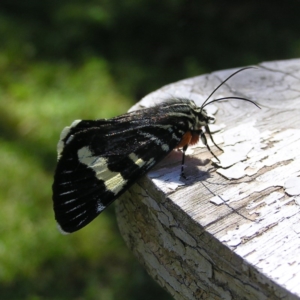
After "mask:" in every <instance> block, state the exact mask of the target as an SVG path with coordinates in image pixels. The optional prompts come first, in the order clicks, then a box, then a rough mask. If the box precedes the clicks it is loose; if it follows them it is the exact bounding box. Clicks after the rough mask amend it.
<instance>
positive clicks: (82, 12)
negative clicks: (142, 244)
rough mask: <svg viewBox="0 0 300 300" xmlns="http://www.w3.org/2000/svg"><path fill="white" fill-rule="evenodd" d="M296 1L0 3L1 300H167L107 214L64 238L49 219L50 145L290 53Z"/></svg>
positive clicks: (298, 28)
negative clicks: (175, 89) (210, 78)
mask: <svg viewBox="0 0 300 300" xmlns="http://www.w3.org/2000/svg"><path fill="white" fill-rule="evenodd" d="M299 9H300V2H299V1H291V0H290V1H285V2H284V3H283V2H282V3H279V4H276V3H274V1H264V2H263V3H262V2H261V1H244V2H242V3H241V2H240V1H226V2H222V1H217V0H213V1H187V0H185V1H184V0H172V1H171V0H168V1H164V2H161V1H155V0H151V1H150V0H140V1H137V0H136V1H134V0H127V1H123V2H119V1H117V0H111V1H108V0H107V1H104V0H102V1H101V0H87V1H83V0H74V1H71V0H64V1H58V0H51V1H50V0H48V1H37V0H30V1H26V2H25V1H17V0H10V1H8V0H3V1H1V4H0V158H1V164H0V208H1V209H0V298H1V299H28V300H38V299H78V300H79V299H80V300H82V299H91V300H92V299H104V300H115V299H130V300H131V299H132V300H136V299H144V300H147V299H156V300H159V299H171V298H170V297H169V296H168V294H167V293H166V292H164V290H162V289H161V288H160V287H159V286H158V285H157V284H156V283H155V282H154V281H153V280H152V279H151V278H150V277H149V276H148V275H147V274H146V273H145V271H144V270H143V268H142V267H140V265H139V264H138V262H137V261H136V259H135V258H134V257H133V255H132V254H131V253H130V251H129V250H128V249H127V248H126V246H125V244H124V242H123V240H122V238H121V237H120V234H119V232H118V228H117V224H116V220H115V216H114V209H113V207H110V208H109V209H108V210H107V211H105V212H104V213H103V214H101V216H100V217H98V218H97V219H96V220H95V221H93V223H91V224H90V225H89V226H87V227H86V228H84V229H82V230H81V231H79V232H77V233H74V234H72V235H68V236H63V235H61V234H60V233H59V232H58V231H57V229H56V225H55V221H54V216H53V211H52V200H51V196H52V192H51V185H52V180H53V173H54V170H55V164H56V144H57V142H58V138H59V135H60V132H61V130H62V128H63V127H64V126H66V125H69V124H71V122H72V121H73V120H74V119H99V118H109V117H112V116H115V115H118V114H121V113H124V112H126V111H127V109H128V108H129V107H130V106H131V105H132V104H134V102H135V101H137V100H138V99H139V98H140V97H142V96H144V95H145V94H147V93H148V92H151V91H152V90H154V89H156V88H159V87H161V86H162V85H164V84H167V83H170V82H173V81H176V80H179V79H183V78H187V77H191V76H195V75H200V74H202V73H204V72H209V71H212V70H218V69H222V68H231V67H238V66H244V65H248V64H256V63H259V62H261V61H267V60H274V59H288V58H293V57H299V54H300V37H299V32H300V18H299V17H298V14H299V11H300V10H299Z"/></svg>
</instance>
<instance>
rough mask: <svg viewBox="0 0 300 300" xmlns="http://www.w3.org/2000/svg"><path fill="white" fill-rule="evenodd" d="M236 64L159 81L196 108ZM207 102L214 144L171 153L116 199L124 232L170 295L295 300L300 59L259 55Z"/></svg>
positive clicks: (162, 93)
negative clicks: (182, 169)
mask: <svg viewBox="0 0 300 300" xmlns="http://www.w3.org/2000/svg"><path fill="white" fill-rule="evenodd" d="M234 71H235V70H225V71H219V72H215V73H212V74H207V75H202V76H199V77H195V78H191V79H186V80H183V81H180V82H177V83H174V84H171V85H168V86H165V87H163V88H161V89H160V90H158V91H155V92H154V93H151V94H150V95H148V96H147V97H145V98H144V99H142V101H140V102H139V103H138V104H137V105H136V106H135V107H134V108H133V109H138V108H140V107H148V106H151V105H153V104H154V103H159V102H162V101H164V100H166V99H167V98H170V97H184V98H189V99H193V100H194V101H195V102H196V103H197V104H198V105H199V106H200V105H201V103H203V101H204V100H205V99H206V97H207V96H208V95H209V94H210V93H211V92H212V90H213V89H214V88H215V87H216V86H217V85H218V84H219V83H220V82H221V81H222V80H224V79H225V78H226V77H227V76H229V75H230V74H231V73H233V72H234ZM225 96H239V97H246V98H250V99H252V100H255V101H257V103H258V104H259V105H260V107H261V109H258V108H257V107H255V106H254V105H252V104H251V103H248V102H244V101H237V100H228V101H224V102H218V103H213V104H211V105H209V106H207V108H208V110H209V111H210V112H211V113H213V114H214V115H215V117H216V123H215V124H214V125H213V126H211V129H212V131H214V132H215V133H214V139H215V141H216V143H217V144H218V145H219V146H220V147H221V148H223V150H224V153H222V152H221V151H220V150H218V149H217V148H216V147H214V146H213V145H212V147H211V148H212V150H213V152H214V153H215V154H216V155H217V156H218V157H219V158H220V161H221V164H220V165H218V164H216V161H215V160H213V161H215V163H212V161H211V158H212V156H211V154H210V153H209V152H208V151H207V149H206V148H205V147H204V146H203V145H200V144H198V145H196V146H195V147H192V148H190V150H189V153H188V155H187V157H186V164H185V174H186V175H187V179H186V180H183V179H181V178H180V177H179V175H180V164H181V156H182V154H181V153H180V152H179V151H173V152H172V153H171V154H170V155H169V156H168V157H167V158H166V159H164V160H163V161H162V162H161V163H160V164H159V166H157V167H156V168H155V169H153V170H152V171H151V172H149V173H148V174H147V176H144V177H143V178H141V179H140V180H139V181H138V183H137V184H135V185H134V186H132V188H130V189H129V190H128V192H126V193H125V194H124V195H123V196H122V197H121V199H119V200H118V201H116V202H117V204H116V211H117V218H118V223H119V227H120V231H121V234H122V236H123V237H124V239H125V241H126V243H127V245H128V247H129V248H130V249H132V251H133V252H134V253H135V255H136V256H137V258H138V259H139V261H140V262H141V263H142V264H143V265H144V266H145V268H146V269H147V271H148V272H149V274H150V275H151V276H152V277H153V278H154V279H155V280H156V281H157V282H158V283H159V284H160V285H161V286H163V287H164V288H166V289H167V290H168V291H169V292H170V293H171V294H172V295H173V297H174V298H175V299H300V196H299V195H300V177H299V175H300V60H299V59H298V60H287V61H278V62H270V63H262V64H261V65H260V66H259V68H258V69H249V70H245V71H243V72H241V73H239V74H238V75H236V76H235V77H233V78H231V79H230V80H229V81H228V82H227V83H226V84H225V85H223V86H222V88H220V89H219V90H218V92H217V93H216V94H215V95H214V98H217V97H218V98H219V97H225Z"/></svg>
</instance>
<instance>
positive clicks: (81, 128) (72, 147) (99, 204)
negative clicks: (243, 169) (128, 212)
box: [52, 67, 259, 234]
mask: <svg viewBox="0 0 300 300" xmlns="http://www.w3.org/2000/svg"><path fill="white" fill-rule="evenodd" d="M248 68H251V67H247V68H243V69H240V70H238V71H236V72H235V73H233V74H231V75H230V76H229V77H228V78H227V79H225V80H224V81H223V82H222V83H221V84H219V85H218V86H217V87H216V88H215V89H214V90H213V92H212V93H211V94H210V95H209V96H208V97H207V99H206V100H205V102H204V103H203V104H202V105H201V107H198V106H197V105H196V104H195V103H194V102H193V101H192V100H189V99H182V98H179V99H178V98H176V99H168V100H166V101H165V102H164V103H162V104H159V105H156V106H153V107H149V108H145V109H141V110H138V111H133V112H130V113H126V114H124V115H121V116H118V117H115V118H112V119H108V120H106V119H104V120H90V121H85V120H76V121H74V122H73V123H72V124H71V126H68V127H65V128H64V129H63V131H62V133H61V136H60V140H59V142H58V145H57V152H58V162H57V167H56V171H55V175H54V183H53V186H52V190H53V208H54V213H55V219H56V221H57V223H58V228H59V230H60V231H61V232H62V233H64V234H67V233H71V232H74V231H77V230H79V229H81V228H82V227H84V226H85V225H87V224H88V223H90V222H91V221H92V220H93V219H94V218H95V217H97V216H98V215H99V214H100V213H101V212H102V211H103V210H104V209H105V208H106V207H108V206H109V205H110V204H111V203H112V202H113V201H114V200H115V199H116V198H118V197H119V196H120V195H121V194H122V193H124V192H125V191H126V190H127V189H128V188H129V187H130V186H131V185H132V184H133V183H134V182H136V181H137V180H138V179H139V178H140V177H141V176H142V175H144V174H145V173H146V172H147V171H148V170H150V169H151V168H152V167H153V166H155V165H156V164H157V163H158V162H160V161H161V160H162V159H163V158H164V157H166V156H167V155H168V154H169V153H170V152H171V151H172V150H173V149H176V148H181V149H182V153H183V154H182V164H181V176H183V177H184V170H183V167H184V159H185V151H186V150H187V148H188V146H189V145H193V144H195V143H197V142H198V140H199V139H201V141H202V142H203V144H204V145H206V147H207V149H208V150H209V151H210V153H211V154H212V155H213V156H214V157H215V158H216V159H217V157H216V156H215V154H214V153H213V152H212V151H211V149H210V147H209V145H208V144H207V139H206V134H207V135H208V136H209V138H210V139H211V141H212V142H213V144H214V145H215V146H216V147H217V148H218V149H220V150H222V149H221V148H220V147H218V145H216V143H215V142H214V140H213V137H212V134H211V132H210V130H209V123H210V122H212V121H213V120H214V118H213V117H211V116H209V115H208V114H207V112H206V110H205V107H206V106H207V105H209V104H211V103H213V102H217V101H222V100H227V99H237V100H243V101H248V102H251V103H253V104H254V105H256V106H258V105H257V104H256V103H255V102H254V101H252V100H249V99H247V98H242V97H223V98H219V99H214V100H211V101H209V99H210V98H211V96H212V95H213V94H214V93H215V91H216V90H217V89H218V88H219V87H220V86H221V85H222V84H224V83H225V82H226V81H227V80H229V79H230V78H231V77H232V76H234V75H236V74H237V73H239V72H241V71H243V70H245V69H248ZM258 107H259V106H258Z"/></svg>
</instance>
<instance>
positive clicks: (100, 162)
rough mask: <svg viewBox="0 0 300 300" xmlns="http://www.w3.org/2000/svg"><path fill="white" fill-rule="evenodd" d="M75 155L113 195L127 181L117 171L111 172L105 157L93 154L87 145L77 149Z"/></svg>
mask: <svg viewBox="0 0 300 300" xmlns="http://www.w3.org/2000/svg"><path fill="white" fill-rule="evenodd" d="M77 155H78V159H79V161H80V162H81V163H82V164H85V165H86V166H87V167H88V168H90V169H92V170H94V172H95V173H96V177H97V178H98V179H99V180H102V181H103V182H104V184H105V187H106V188H107V189H108V190H109V191H111V192H113V193H114V194H115V195H116V194H118V193H119V192H120V191H121V190H122V189H123V187H124V186H125V184H126V183H127V180H125V179H124V178H123V176H122V175H121V174H120V173H119V172H112V171H110V170H109V169H108V165H107V159H106V158H104V157H100V156H93V155H92V153H91V151H90V149H89V148H88V147H83V148H81V149H79V150H78V152H77Z"/></svg>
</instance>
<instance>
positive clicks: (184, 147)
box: [180, 144, 188, 179]
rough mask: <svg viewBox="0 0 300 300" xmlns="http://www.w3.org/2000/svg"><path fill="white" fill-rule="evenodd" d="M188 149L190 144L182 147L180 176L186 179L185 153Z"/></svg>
mask: <svg viewBox="0 0 300 300" xmlns="http://www.w3.org/2000/svg"><path fill="white" fill-rule="evenodd" d="M187 148H188V144H187V145H185V146H183V147H182V161H181V172H180V176H181V177H182V178H184V179H186V176H185V174H184V170H183V168H184V159H185V151H186V149H187Z"/></svg>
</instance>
